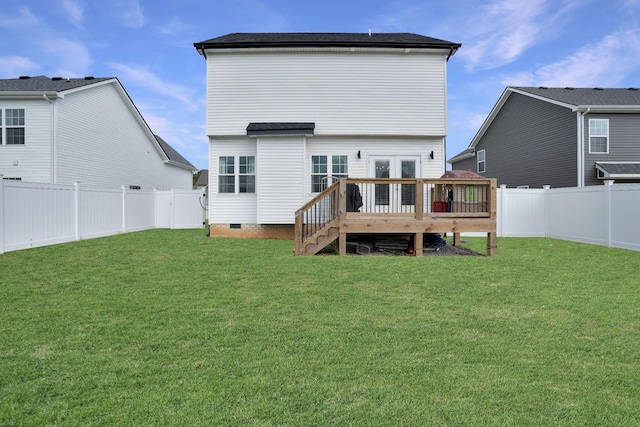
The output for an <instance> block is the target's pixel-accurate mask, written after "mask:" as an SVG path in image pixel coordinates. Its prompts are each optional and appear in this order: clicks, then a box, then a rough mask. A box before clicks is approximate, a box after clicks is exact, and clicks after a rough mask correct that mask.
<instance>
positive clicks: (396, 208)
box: [294, 178, 496, 256]
mask: <svg viewBox="0 0 640 427" xmlns="http://www.w3.org/2000/svg"><path fill="white" fill-rule="evenodd" d="M356 207H357V209H356ZM295 220H296V223H295V250H294V253H295V255H314V254H316V253H318V252H319V251H321V250H322V249H324V248H325V247H326V246H328V245H329V244H331V243H333V242H334V241H336V240H337V241H338V244H337V246H338V252H339V254H340V255H345V254H346V253H347V237H348V235H350V234H358V235H362V234H370V235H376V234H406V235H410V236H413V237H414V240H413V241H414V242H422V239H423V235H424V234H425V233H440V234H445V233H452V234H453V235H454V241H453V244H454V245H455V246H458V245H459V244H460V233H464V232H483V233H487V255H489V256H493V255H495V253H496V180H495V179H373V178H342V179H340V181H339V182H336V183H335V184H333V185H332V186H331V187H329V188H327V189H326V190H325V191H324V192H322V193H320V194H319V195H318V196H316V197H315V198H314V199H312V200H311V201H309V202H308V203H306V204H305V205H304V206H303V207H302V208H300V209H299V210H298V211H297V212H296V216H295ZM422 246H423V245H421V244H417V245H415V251H414V253H415V255H416V256H421V255H422V252H423V248H422Z"/></svg>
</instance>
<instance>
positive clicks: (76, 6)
mask: <svg viewBox="0 0 640 427" xmlns="http://www.w3.org/2000/svg"><path fill="white" fill-rule="evenodd" d="M59 2H60V5H61V6H62V9H63V10H64V11H65V12H66V14H67V16H68V17H69V21H71V23H72V24H73V25H75V26H79V25H80V24H82V19H83V18H84V10H83V7H82V4H81V3H79V2H77V1H73V0H59Z"/></svg>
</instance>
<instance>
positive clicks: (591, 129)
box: [448, 87, 640, 188]
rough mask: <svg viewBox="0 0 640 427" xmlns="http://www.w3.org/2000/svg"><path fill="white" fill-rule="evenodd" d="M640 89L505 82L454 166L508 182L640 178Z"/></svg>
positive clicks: (568, 183) (569, 183) (573, 183)
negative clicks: (509, 85)
mask: <svg viewBox="0 0 640 427" xmlns="http://www.w3.org/2000/svg"><path fill="white" fill-rule="evenodd" d="M639 134H640V91H639V90H638V89H636V88H629V89H602V88H546V87H537V88H533V87H507V88H506V89H505V91H504V92H503V93H502V96H501V97H500V99H499V100H498V102H497V104H496V105H495V107H494V108H493V109H492V110H491V113H490V114H489V116H488V117H487V119H486V120H485V122H484V124H483V125H482V127H481V128H480V130H479V131H478V133H477V134H476V136H475V137H474V138H473V140H472V141H471V144H470V145H469V147H468V148H467V149H466V150H465V151H463V152H462V153H460V154H458V155H456V156H454V157H453V158H451V159H449V160H448V162H449V163H451V166H452V168H453V169H471V170H473V171H476V172H477V173H479V174H481V175H483V176H486V177H490V178H496V179H497V182H498V185H507V186H508V187H532V188H533V187H542V186H544V185H550V186H551V187H582V186H589V185H599V184H602V182H603V181H604V180H615V181H616V182H640V137H639Z"/></svg>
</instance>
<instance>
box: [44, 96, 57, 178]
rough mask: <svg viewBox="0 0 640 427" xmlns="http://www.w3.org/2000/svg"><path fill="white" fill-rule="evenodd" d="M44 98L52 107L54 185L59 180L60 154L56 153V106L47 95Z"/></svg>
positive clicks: (52, 176)
mask: <svg viewBox="0 0 640 427" xmlns="http://www.w3.org/2000/svg"><path fill="white" fill-rule="evenodd" d="M42 97H43V98H44V99H45V100H47V101H49V104H50V105H51V117H50V125H49V129H50V133H51V136H50V139H51V179H50V181H51V183H52V184H57V183H58V182H57V179H56V177H57V176H58V164H57V163H58V155H57V154H58V153H57V152H56V149H57V147H56V129H55V126H56V125H55V123H56V121H55V110H54V106H53V100H52V99H49V97H48V96H47V94H46V93H43V94H42Z"/></svg>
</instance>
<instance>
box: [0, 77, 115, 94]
mask: <svg viewBox="0 0 640 427" xmlns="http://www.w3.org/2000/svg"><path fill="white" fill-rule="evenodd" d="M114 79H115V77H83V78H63V77H53V78H49V77H47V76H35V77H29V76H22V77H19V78H17V79H0V96H2V95H4V96H8V95H23V96H26V95H29V94H33V95H43V94H47V93H61V92H64V91H67V90H72V89H77V88H81V87H83V86H88V85H92V84H96V83H100V82H103V81H107V80H114Z"/></svg>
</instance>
